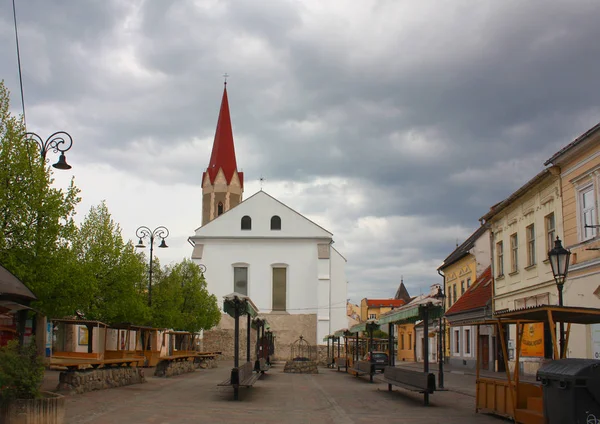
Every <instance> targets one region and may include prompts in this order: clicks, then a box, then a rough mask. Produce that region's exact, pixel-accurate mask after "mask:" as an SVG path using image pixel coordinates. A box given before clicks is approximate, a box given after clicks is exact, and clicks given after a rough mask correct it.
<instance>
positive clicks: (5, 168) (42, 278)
mask: <svg viewBox="0 0 600 424" xmlns="http://www.w3.org/2000/svg"><path fill="white" fill-rule="evenodd" d="M9 107H10V104H9V92H8V90H7V89H6V87H5V86H4V83H3V82H0V263H1V264H2V265H4V266H5V267H6V268H7V269H9V270H10V271H11V272H12V273H14V274H15V275H16V276H17V277H18V278H19V279H21V281H23V282H24V283H25V284H26V285H27V286H28V287H29V288H30V289H31V290H32V291H33V292H34V293H35V294H36V296H37V297H38V299H39V301H38V302H36V304H35V307H36V309H38V310H41V311H42V312H44V313H45V314H47V315H63V314H66V313H73V311H74V308H75V307H76V306H77V304H78V303H79V299H80V297H81V296H85V292H84V291H82V290H81V289H80V287H79V285H78V280H77V279H76V278H74V277H77V275H78V269H77V262H76V261H75V257H74V255H73V254H72V252H71V250H70V243H69V240H70V239H71V237H72V235H73V233H74V231H75V224H74V222H73V216H74V214H75V206H76V205H77V203H78V202H79V200H80V199H79V197H78V194H79V190H78V189H77V188H76V187H75V185H74V182H73V180H71V183H70V185H69V186H68V187H67V188H66V190H64V191H63V190H62V189H59V188H54V187H52V183H53V178H52V171H51V168H50V167H49V166H48V164H47V163H46V162H45V161H43V160H41V158H40V152H39V148H38V147H37V145H36V144H35V143H34V142H32V141H27V140H25V138H24V135H25V134H24V133H25V128H24V126H23V122H22V120H21V119H19V118H17V117H15V116H13V115H11V114H10V111H9Z"/></svg>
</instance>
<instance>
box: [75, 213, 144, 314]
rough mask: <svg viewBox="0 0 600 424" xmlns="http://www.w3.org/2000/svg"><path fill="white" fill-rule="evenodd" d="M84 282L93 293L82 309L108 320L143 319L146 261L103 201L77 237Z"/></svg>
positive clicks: (83, 224)
mask: <svg viewBox="0 0 600 424" xmlns="http://www.w3.org/2000/svg"><path fill="white" fill-rule="evenodd" d="M73 249H74V251H75V252H76V254H77V257H78V260H79V262H80V266H81V269H82V274H83V276H84V286H85V287H86V289H87V290H89V293H90V294H91V296H90V298H89V299H88V302H87V303H86V304H84V305H82V306H81V308H80V312H81V313H82V314H83V315H84V316H85V317H86V318H88V319H97V320H101V321H104V322H107V323H120V322H131V323H144V322H147V321H148V319H149V309H148V307H147V306H146V292H145V278H146V265H145V261H144V259H143V256H142V255H141V254H138V253H137V252H136V251H135V247H134V246H133V244H132V243H131V242H128V243H125V242H124V241H123V237H122V235H121V228H120V226H119V225H118V224H117V223H115V222H114V221H113V219H112V217H111V214H110V212H109V211H108V208H107V206H106V204H105V203H104V202H102V203H100V204H99V205H98V206H93V207H92V208H91V209H90V211H89V213H88V214H87V215H86V217H85V219H84V221H83V222H82V224H81V226H80V228H79V231H78V232H77V234H76V235H75V237H74V241H73Z"/></svg>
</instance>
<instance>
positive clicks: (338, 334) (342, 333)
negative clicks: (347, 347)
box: [333, 328, 348, 337]
mask: <svg viewBox="0 0 600 424" xmlns="http://www.w3.org/2000/svg"><path fill="white" fill-rule="evenodd" d="M346 331H348V329H347V328H342V329H341V330H338V331H336V332H335V333H333V335H334V336H336V337H346Z"/></svg>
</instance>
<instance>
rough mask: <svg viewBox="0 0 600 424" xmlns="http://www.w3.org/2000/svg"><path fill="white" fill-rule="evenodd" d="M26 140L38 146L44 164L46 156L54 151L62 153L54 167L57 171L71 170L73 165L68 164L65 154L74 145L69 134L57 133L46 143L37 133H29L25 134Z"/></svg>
mask: <svg viewBox="0 0 600 424" xmlns="http://www.w3.org/2000/svg"><path fill="white" fill-rule="evenodd" d="M25 140H28V141H33V142H35V144H37V146H38V148H39V149H40V156H41V157H42V160H43V161H44V162H45V161H46V154H47V153H48V151H49V150H52V151H53V152H54V153H58V152H60V156H59V158H58V162H56V163H55V164H53V165H52V166H53V167H54V168H56V169H71V165H69V164H68V163H67V157H66V156H65V152H66V151H67V150H69V149H70V148H71V146H72V145H73V138H72V137H71V136H70V135H69V134H68V133H66V132H64V131H57V132H55V133H54V134H52V135H50V137H48V138H47V139H46V141H44V140H43V139H42V137H40V136H39V135H37V134H36V133H33V132H27V133H25Z"/></svg>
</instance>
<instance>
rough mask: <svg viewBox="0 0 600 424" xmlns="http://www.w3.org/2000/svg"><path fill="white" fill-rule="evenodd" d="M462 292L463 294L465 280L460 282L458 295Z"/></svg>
mask: <svg viewBox="0 0 600 424" xmlns="http://www.w3.org/2000/svg"><path fill="white" fill-rule="evenodd" d="M463 294H465V280H462V281H461V282H460V295H461V296H462V295H463Z"/></svg>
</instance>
